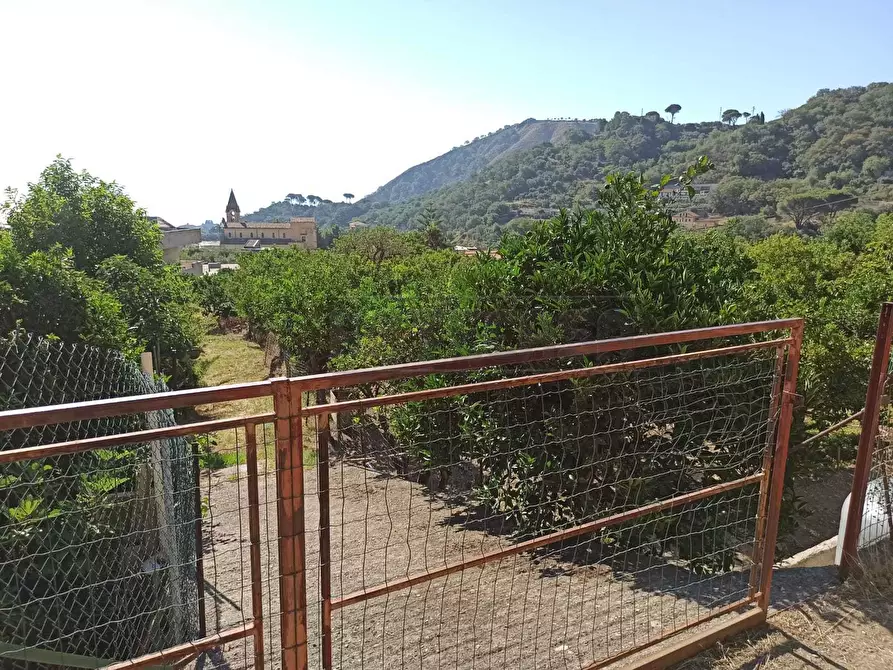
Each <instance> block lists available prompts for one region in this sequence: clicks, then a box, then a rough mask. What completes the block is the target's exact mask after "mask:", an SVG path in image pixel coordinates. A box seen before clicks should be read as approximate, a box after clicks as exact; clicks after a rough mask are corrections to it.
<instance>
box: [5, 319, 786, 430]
mask: <svg viewBox="0 0 893 670" xmlns="http://www.w3.org/2000/svg"><path fill="white" fill-rule="evenodd" d="M800 322H801V319H779V320H777V321H761V322H756V323H740V324H733V325H728V326H715V327H712V328H697V329H694V330H677V331H673V332H669V333H656V334H653V335H635V336H633V337H618V338H615V339H610V340H594V341H591V342H580V343H576V344H559V345H553V346H548V347H538V348H535V349H516V350H514V351H504V352H498V353H493V354H479V355H476V356H462V357H460V358H444V359H440V360H435V361H420V362H415V363H401V364H399V365H388V366H384V367H379V368H366V369H364V370H348V371H345V372H326V373H324V374H319V375H307V376H304V377H295V378H294V380H293V381H296V382H299V383H300V385H301V388H303V389H304V390H305V391H318V390H320V389H332V388H338V387H344V386H356V385H358V384H368V383H370V382H380V381H387V380H389V379H398V378H404V377H422V376H424V375H429V374H434V373H439V372H461V371H463V370H476V369H479V368H487V367H493V366H497V365H513V364H527V363H536V362H541V361H547V360H551V359H553V358H569V357H573V356H591V355H595V354H606V353H609V352H612V351H621V350H624V351H625V350H631V349H642V348H644V347H656V346H661V345H667V344H682V343H685V342H697V341H699V340H711V339H716V338H721V337H734V336H736V335H753V334H755V333H765V332H771V331H775V330H788V329H790V328H793V327H795V326H796V325H797V324H798V323H800ZM0 416H2V415H0Z"/></svg>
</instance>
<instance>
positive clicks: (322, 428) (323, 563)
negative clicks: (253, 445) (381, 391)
mask: <svg viewBox="0 0 893 670" xmlns="http://www.w3.org/2000/svg"><path fill="white" fill-rule="evenodd" d="M327 395H328V394H327V393H326V392H325V391H317V392H316V403H317V404H318V405H322V404H325V403H326V401H327V400H328V398H327V397H326V396H327ZM329 420H330V419H329V414H328V412H326V413H325V414H320V415H318V416H317V417H316V453H317V459H316V463H317V479H316V481H317V488H318V491H319V590H320V599H321V600H322V626H321V628H322V640H321V642H322V649H321V653H322V667H323V670H331V668H332V556H331V553H332V552H331V529H330V523H331V522H330V519H329V513H330V508H329V504H330V503H329V436H330V432H329Z"/></svg>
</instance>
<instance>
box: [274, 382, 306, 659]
mask: <svg viewBox="0 0 893 670" xmlns="http://www.w3.org/2000/svg"><path fill="white" fill-rule="evenodd" d="M272 388H273V411H274V412H275V414H276V419H275V427H276V489H277V512H278V513H277V517H278V522H279V613H280V635H281V638H282V639H281V643H282V644H281V647H282V668H283V670H306V669H307V582H306V576H307V575H306V562H305V546H304V539H305V538H304V435H303V426H302V420H301V392H300V389H299V388H297V387H295V386H294V385H293V384H292V382H290V381H289V380H287V379H275V380H273V381H272Z"/></svg>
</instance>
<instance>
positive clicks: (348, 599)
mask: <svg viewBox="0 0 893 670" xmlns="http://www.w3.org/2000/svg"><path fill="white" fill-rule="evenodd" d="M762 478H763V475H762V473H759V474H755V475H750V476H748V477H742V478H741V479H735V480H733V481H730V482H724V483H722V484H716V485H715V486H709V487H707V488H705V489H700V490H698V491H692V492H691V493H685V494H683V495H681V496H675V497H673V498H667V499H666V500H661V501H658V502H655V503H651V504H650V505H644V506H642V507H637V508H635V509H631V510H628V511H626V512H619V513H617V514H612V515H611V516H606V517H603V518H601V519H596V520H595V521H589V522H587V523H584V524H581V525H579V526H574V527H573V528H567V529H565V530H559V531H556V532H554V533H550V534H549V535H543V536H542V537H537V538H533V539H532V540H526V541H525V542H519V543H518V544H513V545H511V546H510V547H506V548H504V549H498V550H496V551H491V552H489V553H486V554H482V555H481V556H478V557H476V558H472V559H469V560H465V561H458V562H456V563H450V564H449V565H446V566H444V567H442V568H438V569H437V570H426V571H425V572H418V573H416V574H414V575H410V576H409V577H404V578H403V579H398V580H394V581H390V582H385V583H383V584H380V585H379V586H375V587H372V588H369V589H363V590H360V591H354V592H353V593H349V594H347V595H345V596H342V597H341V598H333V599H332V610H338V609H341V608H342V607H347V606H348V605H353V604H355V603H358V602H362V601H364V600H369V599H370V598H375V597H377V596H381V595H385V594H386V593H393V592H394V591H400V590H401V589H406V588H409V587H410V586H415V585H416V584H421V583H422V582H427V581H430V580H433V579H439V578H440V577H446V576H447V575H450V574H453V573H454V572H460V571H462V570H467V569H468V568H474V567H477V566H479V565H484V564H485V563H489V562H491V561H496V560H499V559H502V558H506V557H508V556H514V555H515V554H520V553H523V552H525V551H532V550H534V549H539V548H540V547H545V546H546V545H549V544H552V543H554V542H560V541H562V540H569V539H571V538H573V537H578V536H580V535H585V534H586V533H594V532H596V531H599V530H601V529H602V528H607V527H608V526H616V525H617V524H620V523H625V522H627V521H632V520H634V519H638V518H640V517H643V516H647V515H648V514H655V513H657V512H663V511H665V510H668V509H672V508H674V507H678V506H680V505H685V504H687V503H692V502H697V501H698V500H703V499H704V498H709V497H711V496H715V495H719V494H720V493H725V492H726V491H732V490H734V489H739V488H741V487H743V486H747V485H748V484H756V483H758V482H759V481H760V480H761V479H762Z"/></svg>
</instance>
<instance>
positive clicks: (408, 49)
mask: <svg viewBox="0 0 893 670" xmlns="http://www.w3.org/2000/svg"><path fill="white" fill-rule="evenodd" d="M891 21H893V2H891V1H890V0H875V1H873V2H868V1H862V0H849V1H848V2H846V3H840V2H830V1H825V0H797V1H794V0H773V1H771V2H769V1H763V0H748V1H747V2H739V3H719V2H716V1H715V0H714V1H712V2H695V1H689V2H685V3H667V2H648V1H643V0H638V1H636V2H618V1H617V0H610V1H606V2H601V1H599V0H580V1H572V0H515V1H513V2H508V1H502V0H312V1H310V0H305V1H301V0H287V1H286V0H282V1H281V2H274V1H266V0H254V1H253V2H250V1H245V2H241V1H238V0H230V1H224V0H205V1H199V0H197V1H188V0H180V1H171V2H166V1H162V0H156V1H154V2H139V1H137V0H115V1H110V2H102V1H94V0H77V1H72V0H58V1H49V0H48V1H42V0H0V27H2V30H0V64H2V66H3V73H4V86H3V92H2V93H0V99H2V100H0V186H8V185H11V186H15V187H18V188H23V187H25V185H26V184H27V182H28V181H31V180H34V179H36V177H37V176H38V175H39V173H40V171H41V169H42V168H43V167H44V166H46V164H48V163H49V162H50V161H51V160H52V158H53V156H55V155H56V154H58V153H61V154H63V155H64V156H67V157H70V158H72V159H73V160H74V163H75V166H76V167H78V168H85V169H87V170H89V171H90V172H91V173H93V174H94V175H96V176H98V177H101V178H103V179H107V180H115V181H117V182H119V183H121V184H123V185H124V186H125V187H126V189H127V191H128V192H129V193H130V195H131V196H133V197H134V198H135V199H136V200H137V202H138V203H139V204H140V205H141V206H143V207H145V208H146V209H147V210H148V211H149V212H150V213H151V214H156V215H160V216H163V217H165V218H166V219H167V220H169V221H171V222H172V223H175V224H183V223H200V222H201V221H203V220H204V219H206V218H212V219H215V220H218V219H219V218H220V216H221V215H222V213H223V208H224V206H225V204H226V198H227V195H228V194H229V189H230V188H231V187H232V188H234V189H235V191H236V195H237V197H238V199H239V204H240V205H241V206H242V211H243V212H248V211H253V210H255V209H257V208H259V207H262V206H265V205H267V204H269V203H270V202H271V201H272V200H279V199H281V198H282V197H283V196H285V194H286V193H289V192H299V193H303V194H304V195H307V194H309V193H313V194H316V195H319V196H321V197H324V198H331V199H333V200H334V199H340V198H341V194H342V193H344V192H345V191H349V192H351V193H354V194H356V195H357V196H362V195H365V194H367V193H369V192H371V191H372V190H374V189H375V188H376V187H377V186H379V185H381V184H383V183H384V182H386V181H388V180H389V179H391V178H393V177H395V176H396V175H397V174H399V173H400V172H402V171H403V170H405V169H407V168H409V167H410V166H412V165H414V164H416V163H419V162H422V161H425V160H428V159H430V158H433V157H434V156H437V155H439V154H441V153H444V152H445V151H448V150H449V149H450V148H451V147H453V146H455V145H458V144H461V143H462V142H463V141H465V140H467V139H471V138H472V137H475V136H477V135H481V134H483V133H486V132H488V131H491V130H495V129H497V128H500V127H502V126H503V125H505V124H507V123H516V122H518V121H522V120H523V119H525V118H527V117H531V116H533V117H537V118H543V117H550V116H570V117H581V118H590V117H610V116H611V115H612V114H613V113H614V111H615V110H627V111H630V112H634V113H639V112H640V111H641V110H643V109H644V110H645V111H648V110H650V109H657V110H663V109H664V108H665V107H666V106H667V105H668V104H670V103H679V104H680V105H682V113H681V114H680V115H679V117H678V118H679V119H680V120H683V121H697V120H703V119H712V118H717V116H718V113H719V110H720V108H721V107H736V108H738V109H741V110H742V111H743V110H750V108H751V107H756V110H757V111H760V110H763V111H764V112H765V113H766V116H767V117H768V118H773V117H775V116H776V113H777V112H778V110H780V109H783V108H786V107H793V106H796V105H799V104H801V103H802V102H804V101H805V100H806V98H808V97H809V96H810V95H812V94H813V93H814V92H815V91H816V90H817V89H819V88H837V87H841V86H851V85H864V84H867V83H869V82H872V81H884V80H890V79H893V40H891V39H890V34H889V30H890V25H891Z"/></svg>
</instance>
